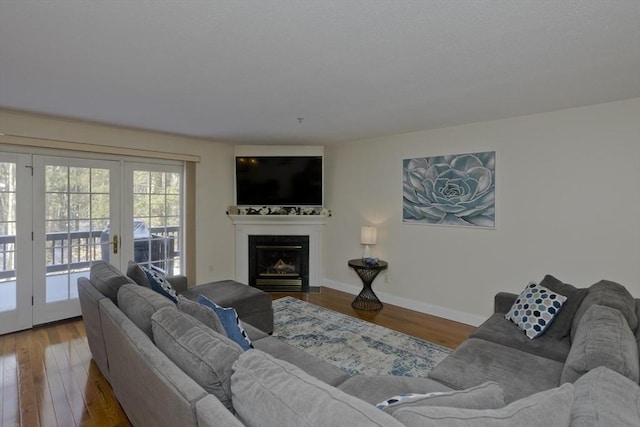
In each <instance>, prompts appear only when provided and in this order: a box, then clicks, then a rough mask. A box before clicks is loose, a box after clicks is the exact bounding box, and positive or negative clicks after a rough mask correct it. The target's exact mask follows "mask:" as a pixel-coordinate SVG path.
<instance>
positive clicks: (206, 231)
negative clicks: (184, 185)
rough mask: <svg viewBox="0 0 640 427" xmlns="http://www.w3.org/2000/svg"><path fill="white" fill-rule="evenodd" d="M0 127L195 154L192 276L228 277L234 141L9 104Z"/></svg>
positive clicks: (8, 131) (13, 131)
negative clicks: (117, 124) (57, 115)
mask: <svg viewBox="0 0 640 427" xmlns="http://www.w3.org/2000/svg"><path fill="white" fill-rule="evenodd" d="M0 131H1V132H4V133H6V134H11V135H18V136H25V137H34V138H44V139H51V140H59V141H71V142H80V143H86V144H95V145H107V146H114V147H125V148H135V149H140V150H155V151H163V152H169V153H182V154H191V155H195V156H200V159H201V161H200V163H198V164H197V166H196V257H197V259H196V266H197V267H196V277H195V282H197V283H204V282H209V281H213V280H221V279H228V278H231V277H233V275H234V259H233V253H234V250H233V246H234V240H233V226H232V225H231V221H230V220H229V218H227V216H226V214H225V211H226V208H227V206H229V205H230V204H232V202H233V180H232V177H233V146H231V145H229V144H223V143H217V142H212V141H206V140H201V139H196V138H187V137H181V136H176V135H168V134H162V133H156V132H145V131H140V130H133V129H126V128H119V127H115V126H103V125H97V124H93V123H87V122H80V121H73V120H61V119H57V118H52V117H46V116H39V115H32V114H24V113H16V112H13V111H8V110H0ZM3 148H4V147H3ZM5 149H6V148H5ZM7 151H10V149H7Z"/></svg>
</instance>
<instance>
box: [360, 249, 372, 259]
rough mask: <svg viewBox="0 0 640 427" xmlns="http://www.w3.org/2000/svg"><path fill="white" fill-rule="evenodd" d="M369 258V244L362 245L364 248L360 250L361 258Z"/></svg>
mask: <svg viewBox="0 0 640 427" xmlns="http://www.w3.org/2000/svg"><path fill="white" fill-rule="evenodd" d="M367 258H371V248H370V247H369V245H364V249H363V250H362V259H363V260H364V259H367Z"/></svg>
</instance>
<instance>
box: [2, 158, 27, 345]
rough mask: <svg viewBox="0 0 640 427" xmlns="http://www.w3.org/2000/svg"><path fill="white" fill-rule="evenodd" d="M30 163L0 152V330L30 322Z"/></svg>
mask: <svg viewBox="0 0 640 427" xmlns="http://www.w3.org/2000/svg"><path fill="white" fill-rule="evenodd" d="M30 164H31V163H30V156H28V155H26V154H13V153H0V334H4V333H7V332H11V331H17V330H20V329H26V328H30V327H31V324H32V323H31V322H32V310H31V295H32V293H31V263H30V262H29V259H30V257H31V211H30V210H28V209H27V207H28V206H29V204H30V200H31V170H30ZM18 219H21V220H18ZM24 219H27V220H26V221H25V220H24ZM18 284H20V286H18Z"/></svg>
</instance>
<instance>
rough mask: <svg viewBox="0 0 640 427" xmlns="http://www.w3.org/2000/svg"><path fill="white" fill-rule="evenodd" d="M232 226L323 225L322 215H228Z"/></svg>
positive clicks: (324, 219)
mask: <svg viewBox="0 0 640 427" xmlns="http://www.w3.org/2000/svg"><path fill="white" fill-rule="evenodd" d="M228 216H229V218H231V222H232V223H233V224H234V225H246V224H248V225H272V224H284V225H324V224H325V222H326V220H327V217H326V216H324V215H228Z"/></svg>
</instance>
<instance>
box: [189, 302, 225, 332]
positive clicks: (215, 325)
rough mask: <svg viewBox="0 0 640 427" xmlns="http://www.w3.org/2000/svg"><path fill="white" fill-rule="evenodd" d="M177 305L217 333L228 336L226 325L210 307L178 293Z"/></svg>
mask: <svg viewBox="0 0 640 427" xmlns="http://www.w3.org/2000/svg"><path fill="white" fill-rule="evenodd" d="M177 305H178V310H180V311H182V312H183V313H187V314H188V315H189V316H192V317H195V318H196V319H198V320H199V321H201V322H202V323H204V324H205V325H207V326H208V327H210V328H211V329H213V330H214V331H216V332H217V333H219V334H221V335H224V336H225V337H226V336H227V332H226V331H225V329H224V326H222V322H220V319H219V318H218V316H217V315H216V313H214V311H213V310H211V309H210V308H209V307H207V306H205V305H202V304H199V303H197V302H194V301H191V300H190V299H187V298H185V297H183V296H181V295H178V304H177Z"/></svg>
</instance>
